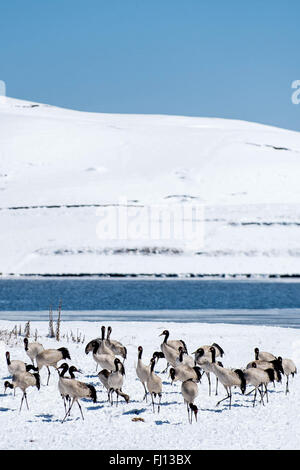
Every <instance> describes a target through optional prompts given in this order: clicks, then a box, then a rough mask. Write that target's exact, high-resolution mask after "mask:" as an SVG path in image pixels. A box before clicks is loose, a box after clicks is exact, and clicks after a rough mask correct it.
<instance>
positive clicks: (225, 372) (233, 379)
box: [210, 346, 246, 409]
mask: <svg viewBox="0 0 300 470" xmlns="http://www.w3.org/2000/svg"><path fill="white" fill-rule="evenodd" d="M210 351H211V355H212V361H211V362H212V372H213V373H214V374H215V375H216V376H217V377H218V379H219V380H220V382H221V384H222V385H223V387H224V388H225V390H226V393H227V396H226V397H225V398H223V399H222V400H220V401H218V403H217V404H216V406H218V405H219V404H220V403H221V402H222V401H224V400H228V399H229V409H231V398H232V392H231V389H232V387H235V386H237V387H239V388H240V389H241V392H242V394H243V395H244V393H245V390H246V380H245V377H244V374H243V371H242V370H241V369H227V368H225V367H222V366H219V365H218V364H217V363H216V350H215V347H214V346H211V348H210Z"/></svg>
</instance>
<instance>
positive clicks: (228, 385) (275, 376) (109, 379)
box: [4, 326, 297, 423]
mask: <svg viewBox="0 0 300 470" xmlns="http://www.w3.org/2000/svg"><path fill="white" fill-rule="evenodd" d="M111 331H112V329H111V327H108V328H107V335H106V337H105V326H102V327H101V338H96V339H94V340H92V341H90V342H89V343H88V344H87V345H86V347H85V353H86V354H89V352H92V355H93V359H94V361H95V362H96V365H97V368H98V366H100V368H101V370H100V372H99V373H98V374H97V376H98V378H99V380H100V382H101V384H102V385H103V387H104V388H105V389H106V391H107V394H108V401H109V402H110V404H111V405H113V394H114V393H115V394H116V404H118V399H119V397H122V398H123V399H124V400H125V401H126V403H128V402H129V401H130V398H129V396H128V395H127V394H126V393H124V392H123V390H122V389H123V383H124V377H125V368H124V361H125V359H126V358H127V349H126V347H125V346H124V345H123V344H122V343H120V342H119V341H116V340H112V339H111V338H110V336H111ZM160 336H164V340H163V342H162V344H161V345H160V349H161V350H160V351H154V353H153V355H152V357H151V359H150V362H149V364H145V363H144V362H143V359H142V355H143V348H142V346H138V348H137V354H138V355H137V363H136V375H137V377H138V379H139V380H140V382H141V383H142V385H143V388H144V398H143V400H146V401H147V395H148V394H150V396H151V400H152V407H153V412H155V401H154V400H156V399H157V397H158V400H157V404H156V405H157V411H158V413H159V411H160V405H161V398H162V393H163V382H162V379H161V378H160V377H159V375H158V373H156V372H155V370H154V369H155V364H157V362H158V361H159V360H160V359H165V360H166V362H167V365H166V368H165V369H164V371H162V373H165V372H167V370H168V369H169V378H170V379H171V383H172V384H173V382H176V381H179V382H181V394H182V397H183V400H184V403H185V404H186V406H187V412H188V420H189V422H190V423H192V419H193V415H194V416H195V419H196V421H197V413H198V408H197V406H196V404H195V400H196V397H197V396H198V393H199V390H198V384H199V383H200V382H201V378H202V376H203V375H204V374H205V375H206V377H207V380H208V393H209V395H211V374H213V375H214V376H215V377H216V387H215V394H216V395H217V394H218V382H221V384H222V385H223V386H224V388H225V390H226V396H225V398H223V399H221V400H220V401H218V403H217V406H218V405H219V404H220V403H221V402H223V401H224V400H229V408H231V401H232V389H233V388H234V387H238V388H240V390H241V392H242V394H245V392H246V387H247V385H249V386H251V387H253V390H251V391H250V392H248V393H247V395H249V394H251V393H253V392H254V398H253V406H255V402H256V397H257V393H259V395H260V402H261V404H262V405H264V397H266V401H267V402H268V385H269V384H270V383H273V384H274V386H275V382H281V377H282V375H284V376H285V377H286V385H285V393H286V394H287V393H288V392H289V377H290V376H292V377H294V374H296V373H297V368H296V365H295V363H294V362H293V360H292V359H287V358H282V357H281V356H275V355H273V354H271V353H269V352H262V351H260V350H259V349H258V348H255V350H254V353H255V358H254V360H253V361H251V362H249V363H248V364H247V365H246V367H245V368H243V369H234V368H225V367H224V366H223V364H222V363H221V362H220V361H216V358H217V357H222V356H223V354H224V351H223V349H222V348H221V347H220V346H219V345H218V344H216V343H213V344H211V345H203V346H200V347H199V348H197V349H196V350H195V351H194V352H193V353H191V354H192V355H193V356H192V355H189V354H188V350H187V346H186V344H185V343H184V341H182V340H169V331H168V330H164V331H163V332H162V333H161V335H160ZM24 348H25V352H26V353H27V355H28V357H29V358H30V360H31V362H32V364H26V363H25V362H23V361H20V360H11V359H10V353H9V352H6V362H7V367H8V371H9V374H10V375H11V376H12V381H11V382H9V381H7V380H6V381H5V383H4V388H5V391H6V389H7V388H11V389H14V393H15V389H16V388H20V389H21V390H22V392H23V395H22V399H21V405H20V411H21V409H22V405H23V401H24V399H25V402H26V405H27V408H28V409H29V407H28V402H27V395H26V390H27V388H28V387H30V386H33V387H34V386H36V387H37V388H38V389H40V375H39V372H40V370H41V369H42V367H44V366H45V367H46V368H47V370H48V378H47V385H48V383H49V378H50V367H53V368H54V369H56V371H57V372H58V374H59V379H58V391H59V393H60V395H61V397H62V399H63V403H64V409H65V415H64V418H63V420H62V422H64V421H65V420H66V418H67V417H68V416H70V413H71V409H72V407H73V404H74V403H75V402H76V403H77V404H78V407H79V409H80V413H81V416H82V419H84V418H83V413H82V408H81V405H80V402H79V400H80V399H81V398H89V399H92V400H93V401H94V402H96V401H97V393H96V389H95V387H94V386H93V385H91V384H88V383H85V382H81V381H79V380H77V379H76V378H75V373H77V372H79V373H81V370H79V369H77V368H76V367H75V366H70V367H69V365H68V364H67V363H66V362H62V364H61V365H60V366H58V363H59V362H60V361H64V360H66V359H69V360H71V357H70V354H69V351H68V349H67V348H63V347H62V348H59V349H44V347H43V345H42V344H40V343H37V342H33V343H29V341H28V339H27V338H25V339H24ZM117 356H120V357H121V358H122V359H123V362H121V360H120V359H119V357H117ZM34 361H35V362H34ZM96 370H97V369H96ZM31 371H33V372H31ZM67 372H68V373H69V376H68V377H67V376H66V373H67Z"/></svg>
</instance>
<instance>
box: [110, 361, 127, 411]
mask: <svg viewBox="0 0 300 470" xmlns="http://www.w3.org/2000/svg"><path fill="white" fill-rule="evenodd" d="M114 364H115V369H114V370H113V371H111V373H110V374H109V376H108V377H107V385H108V387H109V392H108V393H109V397H110V402H111V404H113V393H114V392H115V393H116V394H117V405H118V401H119V395H121V396H123V395H124V398H125V396H126V397H128V399H126V398H125V401H126V402H127V403H128V401H129V396H128V395H126V394H123V391H122V387H123V382H124V375H125V369H124V366H123V364H122V363H121V361H120V359H119V358H118V357H116V358H115V360H114Z"/></svg>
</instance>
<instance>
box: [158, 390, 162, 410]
mask: <svg viewBox="0 0 300 470" xmlns="http://www.w3.org/2000/svg"><path fill="white" fill-rule="evenodd" d="M158 396H159V402H158V413H159V412H160V403H161V393H159V395H158Z"/></svg>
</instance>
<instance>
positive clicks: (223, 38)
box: [0, 0, 300, 131]
mask: <svg viewBox="0 0 300 470" xmlns="http://www.w3.org/2000/svg"><path fill="white" fill-rule="evenodd" d="M0 41H1V42H0V79H1V80H4V81H5V82H6V87H7V95H8V96H13V97H16V98H21V99H28V100H32V101H38V102H44V103H49V104H53V105H57V106H63V107H68V108H73V109H79V110H84V111H97V112H113V113H153V114H181V115H190V116H212V117H225V118H233V119H244V120H248V121H255V122H262V123H266V124H271V125H276V126H280V127H285V128H289V129H296V130H299V131H300V104H299V105H295V104H292V101H291V95H292V92H293V90H292V88H291V84H292V82H293V81H294V80H297V79H299V80H300V2H299V0H290V1H289V0H281V1H277V0H263V1H261V0H260V1H257V0H251V1H249V2H248V1H246V0H243V1H242V0H239V1H238V0H236V1H235V0H226V1H225V0H219V1H214V0H207V1H201V0H180V1H178V0H85V1H83V0H82V1H76V0H72V1H69V0H51V1H50V0H43V1H41V0H26V1H24V0H4V1H2V2H1V7H0Z"/></svg>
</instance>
